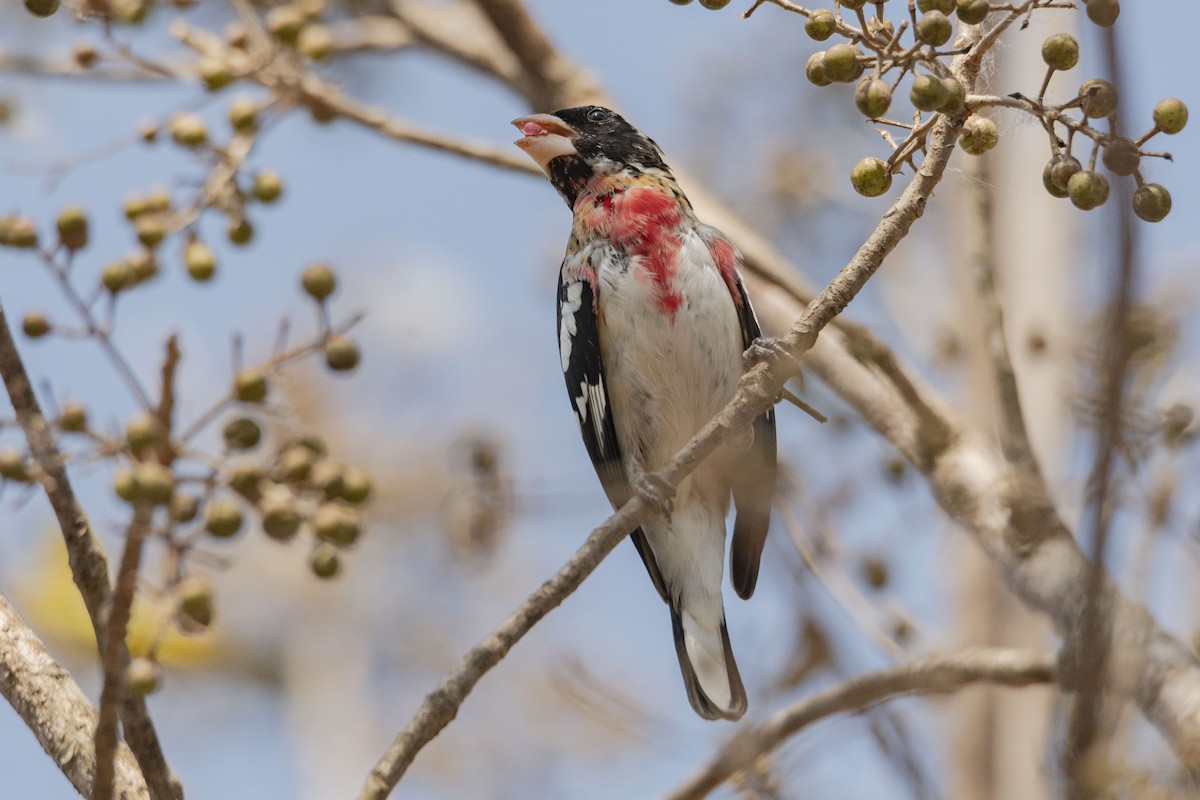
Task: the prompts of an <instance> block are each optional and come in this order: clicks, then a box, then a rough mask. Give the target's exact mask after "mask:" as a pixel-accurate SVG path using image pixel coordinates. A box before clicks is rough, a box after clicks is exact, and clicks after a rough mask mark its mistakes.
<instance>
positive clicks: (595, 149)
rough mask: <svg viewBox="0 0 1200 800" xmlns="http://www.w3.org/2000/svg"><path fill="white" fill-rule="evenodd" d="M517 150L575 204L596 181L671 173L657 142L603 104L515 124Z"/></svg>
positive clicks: (570, 202) (564, 111)
mask: <svg viewBox="0 0 1200 800" xmlns="http://www.w3.org/2000/svg"><path fill="white" fill-rule="evenodd" d="M513 124H514V125H516V126H517V128H519V129H520V130H521V132H522V133H523V134H525V138H524V139H521V140H519V141H518V142H517V146H518V147H520V148H521V149H523V150H525V151H526V152H527V153H528V154H529V156H530V157H531V158H532V159H533V160H534V161H536V162H537V163H538V164H539V165H540V166H541V168H542V170H543V171H544V172H545V173H546V174H547V175H548V176H549V177H550V181H551V183H553V184H554V187H555V188H556V189H558V191H559V193H560V194H562V195H563V197H564V198H565V199H566V201H567V203H568V204H569V205H571V204H574V201H575V197H576V195H578V193H579V192H580V191H581V190H582V189H583V188H584V187H585V186H586V184H587V182H588V181H589V180H591V179H592V178H601V177H606V176H609V175H618V174H622V173H625V174H629V175H638V174H641V173H644V172H647V171H651V170H656V171H662V172H668V169H667V165H666V163H665V162H664V161H663V158H662V151H661V150H659V149H658V145H656V144H655V143H654V141H653V140H652V139H650V138H649V137H647V136H646V135H644V134H643V133H642V132H641V131H639V130H638V129H637V128H635V127H633V126H632V125H630V124H629V123H628V122H626V121H625V119H624V118H623V117H622V116H621V115H620V114H618V113H616V112H615V111H612V110H610V109H607V108H604V107H603V106H578V107H576V108H564V109H562V110H560V111H555V112H554V113H553V114H534V115H533V116H529V117H522V118H520V119H517V120H513Z"/></svg>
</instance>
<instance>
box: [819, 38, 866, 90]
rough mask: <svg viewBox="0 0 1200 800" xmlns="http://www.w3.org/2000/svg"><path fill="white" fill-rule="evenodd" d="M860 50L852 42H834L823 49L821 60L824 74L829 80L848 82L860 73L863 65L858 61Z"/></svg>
mask: <svg viewBox="0 0 1200 800" xmlns="http://www.w3.org/2000/svg"><path fill="white" fill-rule="evenodd" d="M861 55H862V51H861V50H859V49H858V48H857V47H855V46H854V45H852V44H835V45H834V46H833V47H831V48H829V49H828V50H826V51H825V57H824V59H823V60H822V63H823V65H824V69H825V76H826V77H827V78H829V80H831V81H836V82H838V83H848V82H849V81H853V80H856V79H857V78H858V76H860V75H862V71H863V66H862V64H860V63H858V58H859V56H861Z"/></svg>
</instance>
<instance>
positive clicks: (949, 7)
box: [917, 0, 954, 16]
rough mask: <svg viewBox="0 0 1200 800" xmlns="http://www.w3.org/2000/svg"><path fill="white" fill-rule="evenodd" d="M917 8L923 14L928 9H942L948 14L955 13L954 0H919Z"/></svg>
mask: <svg viewBox="0 0 1200 800" xmlns="http://www.w3.org/2000/svg"><path fill="white" fill-rule="evenodd" d="M917 10H918V11H920V12H921V13H922V14H924V13H926V12H928V11H940V12H942V13H943V14H945V15H946V16H950V15H951V14H953V13H954V0H917Z"/></svg>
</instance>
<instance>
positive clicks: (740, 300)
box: [513, 106, 775, 720]
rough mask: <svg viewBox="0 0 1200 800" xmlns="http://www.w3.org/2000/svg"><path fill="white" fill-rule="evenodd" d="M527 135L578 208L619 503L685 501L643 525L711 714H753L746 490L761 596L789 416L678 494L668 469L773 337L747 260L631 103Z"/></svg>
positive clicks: (573, 285) (595, 428) (594, 404)
mask: <svg viewBox="0 0 1200 800" xmlns="http://www.w3.org/2000/svg"><path fill="white" fill-rule="evenodd" d="M513 124H514V125H516V126H517V128H518V129H520V131H521V133H522V134H523V135H524V138H523V139H521V140H519V141H518V142H517V143H516V144H517V146H518V147H520V148H521V149H522V150H524V151H525V152H526V153H528V154H529V156H530V157H531V158H533V160H534V161H536V162H537V163H538V164H539V165H540V166H541V167H542V169H543V170H544V171H545V173H546V175H547V176H549V178H550V182H551V183H552V184H554V188H555V189H557V190H558V192H559V194H561V195H562V197H563V199H564V200H566V201H567V205H568V206H570V207H571V209H572V211H573V212H574V215H575V221H574V225H573V226H572V228H571V238H570V241H569V243H568V245H567V255H566V258H565V259H564V261H563V263H562V269H561V272H560V274H559V284H558V337H559V348H560V350H561V355H562V367H563V372H564V373H565V374H566V379H567V391H568V393H569V394H570V397H571V404H572V406H573V407H574V409H575V413H576V415H577V416H578V418H579V427H580V430H581V431H582V433H583V441H584V444H585V445H586V446H587V450H588V454H589V455H590V456H591V457H592V463H593V464H594V465H595V467H596V472H597V474H598V475H599V476H600V481H601V483H602V484H603V485H604V491H605V493H606V494H607V495H608V499H609V500H610V501H611V502H612V504H613V506H614V507H618V508H619V507H620V506H621V505H623V504H624V503H625V501H626V500H628V499H629V497H630V495H631V492H636V493H638V494H639V495H642V496H644V497H646V498H647V499H649V500H651V501H652V502H657V503H658V504H659V505H660V506H662V507H663V508H664V511H666V510H669V511H670V513H669V514H663V515H662V516H660V517H657V518H655V519H654V520H653V521H651V522H647V523H646V524H645V525H643V526H642V527H641V528H640V529H639V530H636V531H634V532H633V534H632V539H633V543H634V544H635V545H636V546H637V549H638V552H639V553H640V554H641V556H642V560H643V561H644V562H645V564H646V569H647V570H648V571H649V573H650V578H651V580H653V581H654V586H655V587H656V588H657V589H658V591H659V594H661V595H662V597H663V599H664V600H665V601H666V602H667V603H668V605H670V607H671V623H672V627H673V629H674V633H675V649H676V652H677V653H678V655H679V666H680V669H681V670H682V672H683V681H684V684H685V685H686V686H687V693H688V700H690V701H691V704H692V707H693V708H694V709H696V713H698V714H699V715H700V716H702V717H705V718H706V719H717V718H724V719H731V720H733V719H738V718H739V717H741V716H742V714H743V713H745V711H746V691H745V689H744V688H743V686H742V679H741V676H740V675H739V674H738V669H737V665H736V664H735V663H734V660H733V652H732V650H731V649H730V646H729V632H728V630H727V629H726V627H725V609H724V606H723V604H722V600H721V572H722V564H723V561H724V554H725V516H726V514H727V512H728V510H729V497H730V493H732V494H733V500H734V503H735V504H736V506H737V520H736V522H735V524H734V530H733V544H732V547H731V550H730V578H731V581H732V583H733V587H734V589H735V590H736V591H737V593H738V594H739V595H740V596H741V597H743V598H748V597H749V596H750V595H751V594H752V593H753V592H754V584H755V581H756V580H757V578H758V564H759V558H760V556H761V554H762V548H763V542H764V541H765V539H766V536H767V527H768V524H769V522H770V511H771V498H772V494H773V493H774V487H775V416H774V413H773V412H771V411H767V412H766V413H764V414H762V415H761V416H760V417H758V418H757V420H756V421H755V423H754V426H753V441H752V443H751V444H749V445H747V444H746V442H745V441H742V442H740V443H731V444H726V445H724V446H723V447H722V448H720V449H719V450H717V451H716V452H715V453H713V454H712V455H711V456H710V457H709V458H708V459H706V460H705V461H704V462H703V463H702V464H701V465H700V467H699V468H697V469H696V471H695V472H693V473H692V474H691V475H690V476H689V477H688V478H686V479H685V480H684V481H683V482H682V483H681V484H680V486H679V487H678V489H677V490H676V492H675V496H674V501H673V506H671V505H669V504H668V503H667V501H666V498H664V495H663V492H662V491H661V490H660V488H659V486H658V485H657V484H656V482H655V479H654V476H653V475H652V474H650V473H652V472H653V471H654V470H657V469H659V468H660V467H662V466H663V465H664V464H666V463H667V462H668V461H669V460H670V459H671V457H672V456H674V455H675V453H676V452H677V451H678V450H679V449H680V448H681V447H682V446H683V445H684V444H686V443H687V441H688V440H689V439H691V437H692V436H693V435H694V434H695V433H696V432H697V431H699V430H700V428H701V427H703V426H704V424H705V423H706V422H708V421H709V420H710V419H711V418H712V417H713V416H714V415H715V414H716V413H717V412H718V411H720V410H721V409H722V408H723V407H724V406H725V404H726V403H727V402H728V401H729V400H730V399H731V398H732V397H733V395H734V392H735V390H736V389H737V383H738V379H739V378H740V377H741V375H742V372H743V361H742V359H743V352H744V351H745V350H746V348H748V347H749V346H750V345H751V344H752V343H753V342H754V341H755V340H756V339H757V338H758V337H759V336H760V331H759V326H758V321H757V320H756V319H755V317H754V311H753V310H752V309H751V308H750V300H749V298H748V297H747V296H746V289H745V287H744V286H743V285H742V279H741V276H740V275H739V274H738V266H739V263H740V256H739V254H738V252H737V250H735V249H734V247H733V245H732V244H731V243H730V242H729V240H728V239H726V238H725V237H724V236H723V235H722V234H721V232H720V231H718V230H717V229H716V228H713V227H711V226H708V225H705V224H703V223H701V222H700V221H699V220H698V219H696V215H695V213H694V212H693V211H692V206H691V204H690V203H689V202H688V200H687V198H686V197H684V195H683V192H682V191H681V190H680V188H679V185H678V184H677V183H676V182H675V179H674V177H672V175H671V172H670V170H668V168H667V165H666V164H665V163H664V162H663V157H662V151H660V150H659V148H658V145H656V144H655V143H654V142H653V141H652V140H650V139H649V138H647V137H646V136H644V135H643V134H642V133H641V132H639V131H638V130H637V129H635V128H634V127H633V126H632V125H630V124H629V123H628V122H626V121H625V120H624V119H622V118H621V117H620V116H619V115H617V114H616V113H614V112H612V111H610V110H608V109H607V108H601V107H599V106H584V107H581V108H568V109H564V110H562V111H556V112H554V114H535V115H533V116H528V117H522V118H520V119H517V120H514V121H513Z"/></svg>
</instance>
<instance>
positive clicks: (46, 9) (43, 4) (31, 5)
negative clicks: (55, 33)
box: [25, 0, 58, 17]
mask: <svg viewBox="0 0 1200 800" xmlns="http://www.w3.org/2000/svg"><path fill="white" fill-rule="evenodd" d="M25 10H26V11H28V12H29V13H30V14H33V15H34V16H35V17H49V16H53V14H54V12H56V11H58V0H25Z"/></svg>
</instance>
